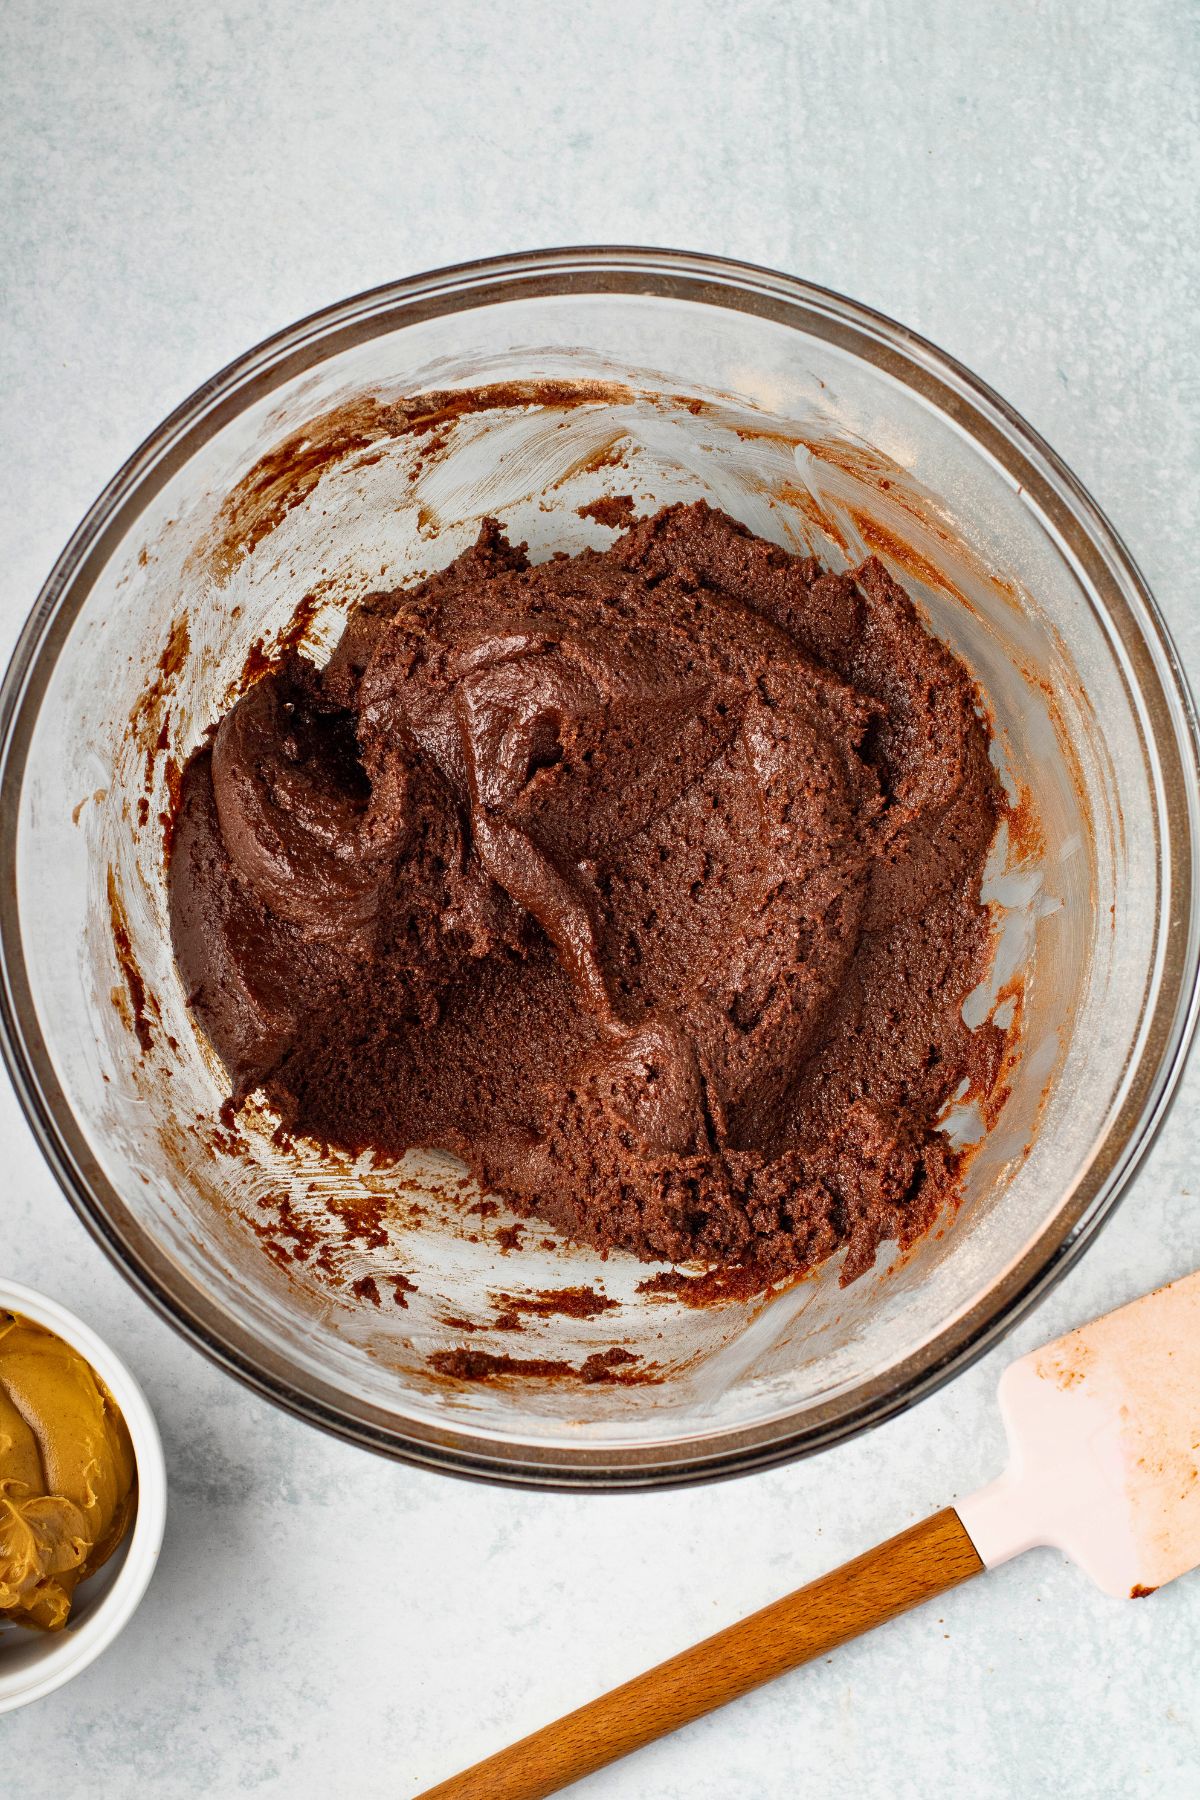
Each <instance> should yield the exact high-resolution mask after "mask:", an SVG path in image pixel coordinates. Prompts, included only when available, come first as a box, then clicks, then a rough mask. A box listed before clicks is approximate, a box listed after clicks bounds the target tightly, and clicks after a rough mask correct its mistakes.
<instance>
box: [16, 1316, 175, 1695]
mask: <svg viewBox="0 0 1200 1800" xmlns="http://www.w3.org/2000/svg"><path fill="white" fill-rule="evenodd" d="M0 1308H4V1309H6V1310H8V1311H9V1312H15V1313H19V1314H20V1315H21V1317H22V1318H26V1319H31V1320H32V1321H33V1323H34V1324H35V1325H43V1326H45V1328H46V1330H47V1331H52V1332H54V1333H55V1335H56V1336H57V1337H60V1338H62V1339H63V1341H64V1342H65V1343H68V1344H70V1345H71V1347H72V1349H74V1350H78V1351H79V1353H80V1355H81V1356H83V1357H85V1358H86V1359H87V1361H88V1362H89V1363H90V1364H91V1366H92V1368H93V1369H94V1370H95V1372H96V1374H97V1375H99V1377H100V1379H101V1381H103V1383H104V1385H105V1386H106V1387H107V1388H108V1390H109V1392H110V1393H111V1394H112V1397H113V1399H114V1400H115V1401H116V1403H117V1405H118V1406H119V1407H120V1409H121V1412H122V1414H123V1416H124V1419H125V1423H126V1425H127V1426H128V1427H129V1436H130V1439H131V1440H132V1443H133V1456H134V1463H135V1465H136V1468H137V1478H138V1494H137V1511H136V1512H135V1514H134V1519H133V1529H132V1530H131V1531H130V1533H129V1535H128V1538H127V1540H126V1544H125V1549H124V1560H123V1561H122V1563H121V1566H120V1568H119V1569H118V1570H117V1574H116V1578H115V1580H114V1581H113V1582H112V1584H111V1586H110V1587H109V1589H108V1591H107V1593H106V1594H104V1596H103V1597H102V1599H101V1600H100V1602H99V1604H98V1605H97V1606H95V1607H94V1608H92V1609H90V1610H89V1611H88V1613H87V1615H86V1617H85V1618H83V1619H82V1620H80V1622H79V1623H78V1624H77V1625H72V1623H71V1621H70V1619H68V1621H67V1624H66V1626H65V1627H64V1629H63V1630H62V1631H57V1632H48V1633H46V1634H45V1635H44V1637H43V1638H42V1640H41V1644H42V1648H43V1652H44V1653H43V1654H42V1655H39V1656H38V1658H37V1659H36V1661H35V1662H33V1663H32V1664H31V1665H30V1666H29V1667H27V1668H25V1669H22V1670H21V1671H20V1672H19V1673H18V1674H15V1675H10V1674H6V1672H5V1668H4V1659H3V1657H2V1656H0V1713H6V1712H14V1711H15V1710H16V1709H17V1708H18V1707H21V1706H29V1705H31V1704H32V1702H33V1701H35V1700H41V1699H44V1697H45V1696H46V1695H47V1694H51V1693H53V1692H54V1690H55V1688H60V1687H62V1686H63V1685H64V1683H66V1682H68V1681H72V1680H73V1679H74V1678H75V1676H76V1675H79V1674H81V1673H82V1672H83V1670H84V1669H86V1668H87V1667H88V1666H89V1664H91V1663H93V1662H95V1660H96V1658H97V1657H98V1656H100V1655H102V1654H103V1652H104V1651H105V1650H107V1649H108V1647H109V1645H110V1644H111V1643H112V1642H113V1640H114V1638H116V1637H117V1636H118V1634H119V1633H120V1632H122V1631H123V1630H124V1629H125V1626H126V1625H127V1624H128V1623H129V1621H130V1619H131V1618H132V1617H133V1615H134V1613H135V1612H136V1611H137V1609H138V1607H139V1606H140V1605H141V1602H142V1597H143V1595H144V1594H145V1592H146V1589H147V1588H148V1587H149V1585H150V1581H151V1578H152V1576H153V1574H154V1570H155V1567H156V1565H157V1563H158V1555H159V1550H160V1549H161V1546H162V1538H163V1529H164V1527H165V1524H166V1517H167V1472H166V1464H165V1462H164V1460H163V1450H162V1440H161V1438H160V1437H159V1434H158V1426H157V1424H156V1423H155V1420H154V1414H153V1413H152V1412H151V1411H150V1407H149V1405H148V1403H147V1400H146V1396H145V1395H144V1394H143V1392H142V1390H141V1387H140V1386H139V1385H138V1382H137V1381H136V1380H135V1378H134V1376H133V1375H132V1374H131V1372H130V1370H129V1369H128V1368H127V1367H126V1365H125V1363H124V1362H122V1360H121V1358H120V1357H119V1356H118V1355H117V1354H116V1352H115V1350H112V1349H111V1348H110V1347H109V1345H108V1344H106V1343H105V1341H104V1339H103V1338H102V1337H100V1336H98V1334H97V1333H96V1332H95V1331H93V1329H92V1327H91V1326H90V1325H86V1324H85V1323H84V1321H83V1320H82V1319H80V1318H77V1317H76V1315H75V1314H74V1313H73V1312H69V1311H68V1310H67V1308H66V1307H65V1306H63V1305H61V1304H60V1302H59V1301H57V1300H52V1299H51V1298H50V1297H49V1295H48V1294H42V1293H39V1292H38V1291H37V1290H36V1289H35V1288H30V1287H25V1286H24V1285H23V1284H22V1283H20V1282H15V1281H4V1280H0Z"/></svg>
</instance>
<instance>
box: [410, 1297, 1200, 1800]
mask: <svg viewBox="0 0 1200 1800" xmlns="http://www.w3.org/2000/svg"><path fill="white" fill-rule="evenodd" d="M1000 1408H1001V1412H1002V1414H1003V1417H1004V1423H1005V1427H1006V1430H1007V1432H1008V1443H1009V1462H1008V1468H1007V1469H1006V1470H1005V1472H1004V1474H1003V1475H1001V1476H1000V1478H999V1479H998V1480H997V1481H993V1482H992V1483H991V1485H990V1486H989V1487H985V1488H981V1489H980V1491H979V1492H978V1493H977V1494H972V1495H971V1496H970V1498H969V1499H967V1500H962V1501H960V1502H959V1504H958V1505H957V1506H956V1507H947V1508H946V1509H945V1510H944V1511H942V1512H940V1513H935V1514H934V1515H933V1517H932V1518H930V1519H926V1520H925V1521H924V1522H923V1523H922V1524H920V1525H914V1526H911V1527H910V1528H909V1530H907V1531H903V1532H901V1533H900V1535H899V1537H894V1538H891V1539H889V1540H888V1542H887V1543H886V1544H880V1545H879V1546H878V1548H877V1549H875V1550H869V1551H868V1552H867V1553H866V1555H865V1556H860V1557H857V1558H856V1559H855V1561H854V1562H851V1563H846V1564H845V1565H844V1566H843V1567H842V1568H840V1569H835V1570H834V1571H833V1572H832V1574H829V1575H823V1576H821V1577H820V1579H819V1580H817V1581H813V1582H810V1583H809V1585H808V1586H807V1587H803V1588H800V1589H799V1590H798V1592H796V1593H794V1594H789V1595H788V1596H787V1597H786V1599H783V1600H777V1601H775V1602H774V1604H773V1605H771V1606H766V1607H764V1608H763V1609H762V1611H761V1612H757V1613H752V1614H751V1616H750V1617H749V1618H748V1619H743V1620H742V1621H741V1622H740V1624H737V1625H731V1626H730V1627H729V1628H728V1629H727V1630H725V1631H719V1632H717V1634H716V1636H715V1637H710V1638H706V1639H705V1641H704V1642H703V1643H702V1644H696V1645H694V1646H693V1648H692V1649H690V1650H685V1651H683V1652H682V1654H681V1655H679V1656H674V1657H672V1658H671V1660H670V1661H669V1662H665V1663H660V1664H659V1665H658V1667H657V1668H656V1669H650V1670H648V1671H647V1672H646V1673H645V1674H644V1675H638V1676H635V1678H634V1679H633V1680H632V1681H627V1682H626V1683H625V1684H624V1686H622V1687H619V1688H614V1689H613V1690H612V1692H611V1693H608V1694H604V1695H602V1696H601V1698H600V1699H599V1700H593V1701H591V1702H589V1704H588V1705H587V1706H581V1707H580V1708H579V1710H578V1711H577V1712H573V1713H569V1714H568V1715H567V1716H566V1718H564V1719H559V1720H557V1721H556V1722H555V1723H554V1724H553V1725H546V1726H544V1727H543V1728H542V1730H541V1731H535V1732H534V1733H533V1734H532V1735H531V1736H530V1737H527V1738H522V1740H521V1742H520V1743H519V1744H513V1745H512V1746H511V1747H510V1748H509V1749H507V1750H501V1751H498V1752H497V1754H496V1755H495V1756H491V1757H488V1759H487V1760H486V1761H485V1762H481V1763H477V1764H476V1765H475V1767H474V1768H473V1769H468V1770H467V1771H466V1772H465V1773H464V1774H462V1775H457V1776H454V1777H453V1778H452V1779H451V1780H450V1781H444V1782H442V1783H441V1784H440V1785H439V1786H438V1787H435V1788H430V1789H428V1790H427V1792H426V1794H425V1795H424V1796H422V1797H419V1800H435V1797H436V1800H542V1796H544V1795H546V1794H553V1793H557V1792H558V1790H559V1789H560V1788H563V1787H566V1786H567V1785H568V1784H569V1783H570V1782H572V1781H578V1780H579V1779H580V1778H581V1777H582V1776H584V1775H589V1774H591V1773H592V1772H593V1771H594V1770H596V1769H600V1768H603V1767H604V1765H605V1764H606V1763H610V1762H615V1761H616V1759H617V1758H618V1757H620V1756H627V1755H628V1754H629V1752H630V1751H632V1750H637V1749H639V1748H640V1747H641V1746H642V1745H643V1744H648V1743H650V1742H651V1741H652V1740H653V1739H655V1738H658V1737H663V1736H665V1735H666V1733H667V1732H669V1731H674V1730H676V1729H677V1728H678V1727H679V1726H680V1725H685V1724H687V1723H688V1722H689V1721H690V1720H692V1719H697V1718H699V1717H700V1716H701V1714H703V1713H706V1712H711V1711H712V1710H713V1709H714V1708H715V1707H718V1706H721V1705H723V1704H724V1703H725V1702H726V1701H727V1700H733V1699H736V1698H737V1697H738V1695H740V1694H745V1693H748V1692H749V1690H750V1689H751V1688H754V1687H758V1686H759V1685H760V1684H761V1683H762V1682H764V1681H770V1680H771V1679H772V1678H773V1677H774V1676H776V1675H782V1674H783V1673H784V1671H785V1670H787V1669H793V1668H796V1667H797V1666H798V1665H799V1664H800V1663H803V1662H807V1661H809V1660H810V1658H812V1657H814V1656H822V1655H824V1654H826V1653H827V1652H828V1651H830V1650H831V1649H833V1648H834V1647H835V1645H837V1644H843V1643H845V1642H846V1641H847V1640H848V1639H849V1638H853V1637H858V1636H860V1635H861V1634H862V1633H863V1632H864V1631H869V1630H870V1629H871V1628H872V1626H875V1625H882V1624H883V1623H884V1621H885V1620H887V1619H892V1618H895V1617H896V1615H897V1614H898V1613H902V1612H907V1611H908V1609H909V1608H910V1607H913V1606H918V1605H920V1603H921V1602H922V1601H923V1600H931V1599H932V1598H933V1597H934V1596H935V1595H936V1594H942V1593H945V1592H946V1590H947V1589H948V1588H952V1587H956V1586H957V1585H958V1584H959V1583H960V1582H962V1581H966V1580H968V1579H969V1578H970V1577H971V1576H972V1575H978V1574H980V1573H981V1572H982V1571H983V1570H984V1569H993V1568H995V1567H996V1565H997V1564H998V1563H1002V1562H1007V1561H1008V1559H1009V1558H1010V1557H1012V1556H1018V1555H1019V1554H1020V1552H1021V1551H1022V1550H1030V1549H1032V1548H1033V1547H1034V1545H1036V1544H1053V1545H1056V1546H1057V1547H1058V1548H1059V1549H1060V1550H1064V1551H1065V1552H1066V1553H1067V1555H1068V1556H1069V1557H1071V1558H1072V1560H1073V1561H1075V1562H1077V1563H1078V1564H1079V1566H1080V1568H1082V1569H1084V1570H1085V1571H1086V1572H1087V1574H1089V1575H1090V1576H1091V1578H1092V1580H1093V1581H1095V1582H1096V1583H1098V1585H1099V1586H1100V1587H1102V1588H1103V1589H1104V1591H1105V1592H1106V1593H1109V1594H1116V1595H1122V1596H1125V1595H1128V1596H1131V1597H1133V1598H1137V1597H1139V1596H1141V1595H1143V1594H1150V1593H1153V1592H1154V1590H1155V1588H1159V1587H1161V1586H1162V1585H1163V1583H1164V1582H1167V1581H1171V1580H1173V1579H1174V1577H1175V1576H1176V1575H1183V1574H1185V1573H1186V1572H1187V1571H1188V1570H1189V1569H1193V1568H1195V1567H1197V1565H1200V1272H1197V1273H1196V1274H1195V1275H1187V1276H1185V1277H1184V1278H1183V1279H1182V1280H1180V1281H1175V1282H1172V1283H1171V1285H1170V1286H1169V1287H1164V1288H1159V1289H1158V1291H1157V1292H1156V1293H1153V1294H1147V1295H1146V1297H1145V1298H1144V1299H1142V1300H1135V1301H1133V1303H1132V1304H1131V1305H1129V1306H1123V1307H1121V1308H1120V1309H1119V1311H1117V1312H1113V1313H1109V1314H1108V1315H1107V1317H1105V1318H1103V1319H1097V1320H1096V1321H1095V1323H1094V1324H1092V1325H1085V1326H1083V1328H1082V1329H1081V1330H1079V1331H1072V1332H1068V1334H1067V1336H1066V1337H1062V1338H1058V1339H1057V1340H1056V1342H1054V1343H1053V1344H1047V1346H1046V1348H1045V1349H1044V1350H1035V1351H1033V1352H1032V1353H1031V1354H1030V1355H1029V1356H1023V1357H1021V1359H1020V1361H1019V1362H1015V1363H1013V1364H1012V1365H1011V1366H1010V1367H1009V1368H1008V1369H1006V1370H1005V1372H1004V1375H1003V1377H1002V1378H1001V1381H1000Z"/></svg>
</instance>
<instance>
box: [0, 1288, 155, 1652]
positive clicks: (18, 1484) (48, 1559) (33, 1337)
mask: <svg viewBox="0 0 1200 1800" xmlns="http://www.w3.org/2000/svg"><path fill="white" fill-rule="evenodd" d="M136 1490H137V1480H136V1465H135V1462H134V1455H133V1445H132V1443H131V1442H130V1438H129V1431H128V1428H127V1427H126V1424H125V1421H124V1419H123V1418H122V1416H121V1412H120V1409H119V1408H118V1406H117V1404H116V1401H115V1400H114V1399H113V1397H112V1395H111V1394H110V1393H109V1391H108V1389H107V1388H106V1387H105V1385H104V1383H103V1382H102V1381H101V1380H100V1378H99V1376H98V1375H97V1374H96V1372H95V1370H94V1369H93V1368H92V1367H91V1365H90V1363H88V1362H87V1361H86V1360H85V1359H84V1357H82V1356H81V1355H80V1354H79V1352H78V1351H77V1350H74V1349H72V1347H71V1345H70V1344H68V1343H66V1342H65V1341H64V1340H63V1339H62V1338H60V1337H57V1336H55V1334H54V1333H53V1332H52V1331H47V1330H46V1329H45V1328H44V1327H43V1326H41V1325H35V1324H33V1323H32V1322H31V1321H30V1320H28V1319H22V1318H20V1317H18V1316H17V1314H15V1313H10V1312H4V1311H0V1618H7V1619H13V1620H15V1621H16V1622H17V1623H18V1624H20V1625H31V1626H37V1627H40V1628H41V1629H43V1630H46V1631H58V1630H60V1629H61V1628H62V1626H63V1625H65V1624H66V1622H67V1615H68V1614H69V1612H70V1610H71V1601H72V1597H73V1595H74V1592H75V1588H76V1587H77V1586H78V1584H79V1583H80V1582H81V1581H83V1580H85V1579H86V1578H87V1577H88V1576H89V1575H92V1574H94V1573H95V1571H96V1570H97V1569H98V1568H100V1566H101V1564H103V1563H104V1562H106V1561H107V1560H108V1558H109V1557H110V1556H111V1555H112V1553H113V1551H114V1550H115V1549H116V1547H117V1545H118V1544H119V1543H120V1542H121V1539H122V1538H123V1537H124V1535H125V1533H126V1531H127V1530H128V1528H129V1525H130V1522H131V1521H132V1518H133V1513H134V1507H135V1503H136Z"/></svg>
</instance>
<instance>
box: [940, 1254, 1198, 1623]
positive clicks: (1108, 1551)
mask: <svg viewBox="0 0 1200 1800" xmlns="http://www.w3.org/2000/svg"><path fill="white" fill-rule="evenodd" d="M1000 1404H1001V1408H1002V1411H1003V1413H1004V1421H1005V1425H1006V1427H1007V1430H1008V1437H1009V1444H1010V1447H1011V1451H1012V1461H1011V1462H1010V1465H1009V1470H1008V1474H1007V1475H1006V1476H1005V1477H1004V1479H1003V1481H1002V1482H1000V1483H997V1484H996V1488H997V1490H1001V1489H1007V1493H1008V1498H1009V1517H1008V1521H1007V1528H1008V1529H1010V1530H1012V1531H1014V1532H1015V1533H1016V1535H1017V1536H1018V1537H1022V1538H1023V1540H1024V1541H1023V1542H1020V1543H1016V1542H1014V1543H1013V1545H1012V1547H1011V1548H1008V1549H1006V1550H1005V1551H1004V1552H1003V1554H1004V1555H1011V1554H1012V1553H1013V1551H1014V1550H1015V1549H1020V1548H1026V1547H1028V1546H1029V1545H1032V1544H1037V1543H1050V1544H1057V1545H1058V1546H1059V1547H1060V1548H1061V1549H1063V1550H1065V1551H1066V1552H1067V1554H1068V1555H1069V1556H1071V1557H1072V1558H1073V1560H1074V1561H1075V1562H1077V1563H1079V1564H1080V1565H1081V1566H1082V1567H1083V1568H1084V1569H1086V1570H1087V1572H1088V1574H1089V1575H1091V1577H1092V1579H1093V1580H1094V1581H1096V1582H1097V1583H1098V1584H1099V1585H1100V1586H1101V1587H1102V1588H1104V1589H1105V1590H1106V1591H1107V1592H1108V1593H1111V1594H1131V1595H1134V1596H1135V1597H1136V1596H1139V1595H1142V1594H1146V1593H1152V1592H1153V1591H1154V1589H1155V1588H1158V1587H1161V1586H1162V1585H1163V1583H1164V1582H1166V1581H1171V1580H1173V1579H1174V1577H1175V1576H1176V1575H1183V1574H1185V1573H1186V1572H1187V1570H1189V1569H1193V1568H1195V1567H1197V1565H1200V1272H1198V1273H1197V1274H1195V1275H1187V1276H1185V1277H1184V1278H1183V1279H1182V1280H1180V1281H1175V1282H1172V1283H1171V1284H1170V1286H1169V1287H1164V1288H1159V1289H1158V1290H1157V1291H1156V1292H1155V1293H1153V1294H1147V1295H1146V1296H1145V1298H1144V1299H1142V1300H1135V1301H1133V1303H1132V1304H1131V1305H1129V1306H1123V1307H1121V1308H1120V1310H1119V1311H1117V1312H1113V1313H1109V1314H1107V1316H1106V1317H1104V1318H1103V1319H1097V1320H1096V1321H1095V1322H1094V1323H1093V1324H1091V1325H1085V1326H1083V1327H1082V1329H1080V1330H1079V1331H1071V1332H1068V1334H1067V1336H1066V1337H1062V1338H1058V1339H1057V1340H1056V1341H1055V1342H1054V1343H1052V1344H1047V1345H1046V1347H1045V1349H1043V1350H1035V1351H1033V1353H1032V1354H1031V1355H1029V1356H1023V1357H1022V1358H1021V1359H1020V1361H1019V1362H1015V1363H1013V1364H1012V1366H1011V1367H1010V1368H1008V1369H1007V1370H1006V1371H1005V1373H1004V1376H1003V1378H1002V1379H1001V1382H1000ZM981 1498H982V1496H981ZM999 1499H1000V1495H999V1493H997V1501H999ZM990 1510H991V1512H992V1515H993V1519H992V1525H991V1527H989V1529H991V1530H993V1531H995V1530H996V1529H998V1528H999V1529H1001V1531H1003V1529H1004V1510H1003V1507H1002V1506H1000V1505H994V1506H993V1507H992V1508H991V1509H990ZM966 1522H967V1528H968V1530H970V1529H971V1526H970V1522H969V1520H967V1521H966ZM981 1554H984V1553H983V1552H982V1551H981ZM984 1560H985V1561H987V1562H992V1561H998V1560H1002V1557H1001V1556H994V1555H987V1554H984Z"/></svg>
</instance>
